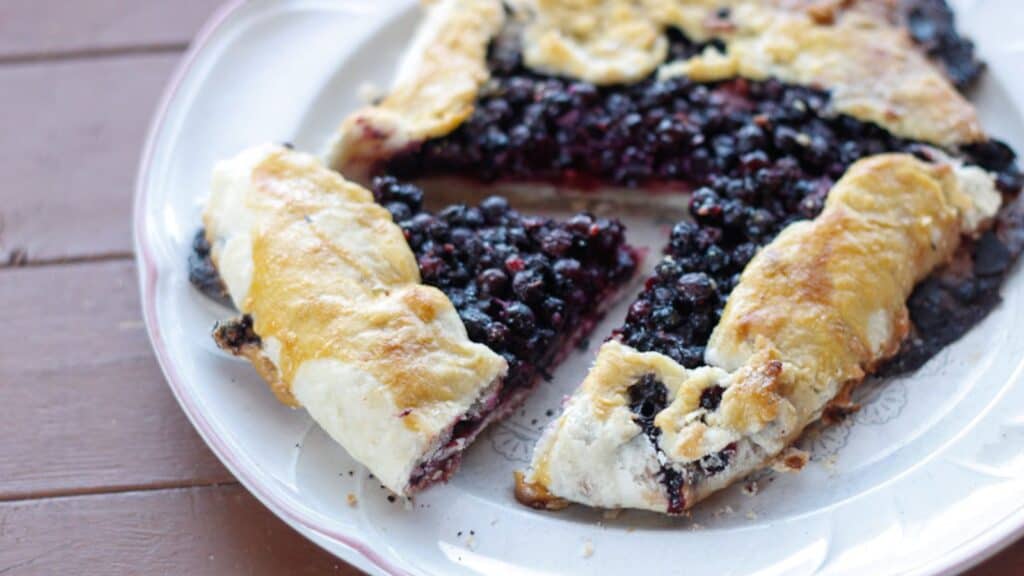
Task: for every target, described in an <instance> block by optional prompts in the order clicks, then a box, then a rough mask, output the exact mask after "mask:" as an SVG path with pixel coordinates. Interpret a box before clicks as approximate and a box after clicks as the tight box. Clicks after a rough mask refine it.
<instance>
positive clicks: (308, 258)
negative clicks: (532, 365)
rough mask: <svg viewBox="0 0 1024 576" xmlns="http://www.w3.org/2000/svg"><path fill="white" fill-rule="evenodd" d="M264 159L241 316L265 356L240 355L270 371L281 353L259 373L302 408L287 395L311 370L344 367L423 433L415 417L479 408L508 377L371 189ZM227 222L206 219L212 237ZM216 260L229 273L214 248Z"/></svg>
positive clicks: (273, 152)
mask: <svg viewBox="0 0 1024 576" xmlns="http://www.w3.org/2000/svg"><path fill="white" fill-rule="evenodd" d="M257 158H258V159H257V160H256V161H255V163H254V164H253V165H252V166H251V167H249V168H248V174H249V175H250V176H249V179H248V181H247V183H246V184H245V185H246V186H247V189H246V190H244V191H243V192H242V194H243V198H241V199H240V200H239V201H240V202H241V203H243V204H244V205H245V206H246V207H247V208H248V209H249V210H251V211H252V214H253V216H252V218H253V221H254V225H253V227H252V229H251V230H249V231H247V232H248V233H249V235H250V237H251V240H249V243H250V245H251V252H250V254H251V281H250V283H249V285H248V289H247V290H246V291H245V295H244V297H242V298H241V301H240V302H238V305H239V308H240V309H241V311H242V312H244V313H246V314H249V315H251V316H252V318H253V320H254V326H253V327H254V331H255V333H256V334H257V335H258V336H259V337H260V338H261V339H262V340H263V347H262V348H257V350H259V351H260V354H256V350H250V351H251V352H252V354H245V352H246V350H245V349H243V350H241V352H242V353H243V355H247V356H250V357H252V359H253V363H254V365H256V366H257V368H261V366H264V365H265V364H267V360H266V358H265V355H266V353H267V348H268V343H269V342H273V343H274V344H273V346H274V352H273V356H275V358H274V363H272V364H270V368H271V369H267V370H265V369H260V372H261V374H263V375H264V377H265V378H266V379H267V380H268V382H271V383H273V382H279V383H283V387H284V390H277V393H278V396H279V397H281V398H282V399H283V400H285V401H288V402H289V403H294V399H292V398H291V396H290V393H287V389H288V388H289V386H290V385H291V383H292V382H293V380H294V379H295V375H296V371H297V370H298V369H299V368H300V367H301V366H302V365H304V364H306V363H308V362H310V361H313V360H319V359H330V360H336V361H339V362H342V363H344V364H346V365H348V366H351V367H354V368H355V369H357V370H360V371H362V372H363V373H366V374H369V375H370V376H372V377H373V379H374V380H375V381H376V382H377V383H378V384H379V385H380V386H383V387H384V388H386V389H387V390H388V391H389V392H390V395H391V397H392V399H393V401H394V402H395V404H396V406H397V407H398V408H399V409H402V410H405V409H411V410H413V412H412V414H413V416H412V417H411V418H407V419H406V422H407V424H409V425H414V424H415V422H416V413H417V411H419V410H429V409H430V407H431V406H433V405H438V404H443V403H447V402H452V401H456V400H464V399H465V398H467V397H470V398H471V397H474V396H475V395H476V394H477V393H479V391H480V389H481V388H482V387H484V386H486V385H489V384H490V383H491V381H493V379H494V377H495V376H496V375H497V374H499V373H500V372H502V371H503V370H504V361H503V360H502V359H501V358H500V357H499V356H497V355H496V354H494V353H493V352H491V351H490V350H488V349H487V348H485V347H483V346H480V345H478V344H474V343H472V342H470V341H469V339H468V338H467V337H466V334H465V329H464V328H463V327H462V324H461V321H460V320H459V319H458V315H457V314H456V312H455V309H454V307H453V306H452V303H451V302H450V301H449V300H448V298H447V297H446V296H445V295H444V294H443V293H442V292H441V291H439V290H437V289H436V288H433V287H429V286H424V285H421V284H420V283H419V281H420V278H419V269H418V267H417V265H416V260H415V258H414V256H413V254H412V251H411V250H410V249H409V246H408V244H407V243H406V241H405V237H404V236H403V234H402V231H401V229H400V228H398V226H397V225H395V224H394V222H393V221H392V219H391V215H390V213H388V212H387V210H385V209H384V208H382V207H381V206H379V205H378V204H376V203H375V202H374V201H373V197H372V195H371V194H370V193H369V192H368V191H367V190H365V189H363V188H361V187H359V186H357V185H355V184H352V183H350V182H347V181H346V180H344V179H343V178H342V177H341V176H339V175H338V174H337V173H334V172H332V171H330V170H327V169H326V168H324V167H322V166H321V165H319V163H317V162H315V161H314V160H313V159H311V158H310V157H308V156H305V155H300V154H297V153H294V152H289V151H286V150H284V149H273V148H271V149H266V150H264V151H263V152H262V155H261V156H258V157H257ZM218 198H219V197H217V196H215V198H214V200H213V201H212V202H211V205H212V206H219V204H218ZM217 216H220V213H219V212H218V214H216V215H215V214H211V215H210V218H208V219H207V225H208V226H211V231H212V233H213V234H214V235H216V234H218V233H219V232H218V229H217V227H218V224H223V222H222V220H223V219H224V218H226V217H223V216H221V217H220V219H218V217H217ZM214 256H215V259H216V260H217V261H218V266H223V265H224V264H225V262H223V256H224V254H223V253H222V251H221V250H218V249H217V248H216V244H215V253H214ZM239 264H244V263H239ZM238 292H239V290H236V291H235V293H233V294H232V296H233V297H235V298H239V297H240V294H239V293H238ZM275 364H276V367H275ZM279 387H280V386H278V387H275V388H279Z"/></svg>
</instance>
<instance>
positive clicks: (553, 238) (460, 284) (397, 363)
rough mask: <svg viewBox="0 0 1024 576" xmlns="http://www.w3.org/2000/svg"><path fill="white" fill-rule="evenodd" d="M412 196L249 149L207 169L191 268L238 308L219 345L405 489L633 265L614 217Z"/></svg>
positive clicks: (459, 441) (495, 409)
mask: <svg viewBox="0 0 1024 576" xmlns="http://www.w3.org/2000/svg"><path fill="white" fill-rule="evenodd" d="M421 204H422V192H420V190H419V189H417V188H415V187H413V186H409V185H404V184H401V183H399V182H397V181H395V180H393V179H380V180H378V181H377V183H376V186H375V189H374V192H372V193H371V192H370V191H369V190H366V189H364V188H362V187H360V186H358V185H356V184H353V183H351V182H348V181H346V180H345V179H344V178H342V177H341V176H340V175H338V174H337V173H335V172H333V171H331V170H328V169H327V168H325V167H323V165H322V164H321V163H320V162H319V161H318V160H317V159H315V158H314V157H312V156H309V155H306V154H302V153H299V152H294V151H291V150H288V149H286V148H283V147H278V146H263V147H258V148H253V149H250V150H248V151H245V152H243V153H241V154H239V155H238V156H237V157H235V158H233V159H231V160H228V161H225V162H222V163H221V164H219V165H218V166H217V168H216V170H215V174H214V178H213V186H212V192H211V195H210V198H209V201H208V203H207V206H206V210H205V213H204V216H203V222H204V225H205V232H203V236H202V238H201V239H199V240H197V242H196V246H197V253H196V255H195V257H194V258H193V262H192V264H193V266H192V267H193V274H192V276H193V279H194V280H196V282H197V286H199V287H200V288H206V289H207V290H209V289H211V287H213V288H216V287H217V286H220V285H222V286H223V288H224V291H225V292H226V294H227V295H229V296H230V299H231V300H232V301H233V302H234V304H235V306H236V307H237V309H238V310H239V311H240V312H241V314H242V315H241V316H240V317H239V318H237V319H235V320H231V321H228V322H224V323H221V324H219V325H218V326H217V327H216V328H215V330H214V338H215V339H216V341H217V343H218V344H219V345H220V346H221V347H222V348H224V349H225V350H228V351H230V352H231V353H233V354H235V355H238V356H242V357H245V358H247V359H248V360H249V361H250V362H252V364H253V366H254V367H255V368H256V370H257V372H259V374H260V375H261V376H262V377H263V378H264V379H265V380H266V381H267V382H268V383H269V384H270V387H271V389H272V390H273V391H274V393H275V394H276V395H277V397H278V398H279V399H280V400H281V401H282V402H284V403H285V404H288V405H290V406H301V407H304V408H305V409H306V410H307V411H308V412H309V413H310V415H311V416H312V417H313V419H314V420H315V421H316V422H317V423H318V424H319V425H320V426H321V427H322V428H323V429H324V430H325V431H326V432H327V433H328V434H329V435H330V436H331V437H332V438H334V439H335V440H336V441H338V442H339V443H340V444H341V445H342V446H344V447H345V449H346V450H347V451H348V452H349V453H350V454H351V455H352V456H353V457H354V458H355V459H356V460H358V461H360V462H362V463H363V464H365V465H366V466H367V467H368V468H369V469H370V471H371V472H372V473H373V474H374V475H376V477H377V478H378V479H379V480H380V482H381V483H382V484H384V485H385V486H387V487H388V488H390V489H391V490H393V491H394V492H397V493H400V494H406V495H408V494H412V493H414V492H416V491H417V490H420V489H422V488H424V487H426V486H428V485H430V484H431V483H434V482H438V481H443V480H445V479H447V478H448V476H449V475H450V474H451V473H452V472H453V471H454V469H455V468H456V466H457V465H458V463H459V460H460V457H461V454H462V451H463V450H464V449H465V448H466V446H467V445H468V444H469V443H470V442H471V441H472V440H473V439H474V438H475V437H476V436H477V435H478V434H479V433H480V432H481V430H483V428H484V427H485V426H486V425H487V424H488V423H489V422H491V421H493V420H494V419H496V418H499V417H501V416H502V415H504V414H505V413H507V412H508V411H509V410H511V409H512V408H514V407H516V405H517V404H518V403H519V402H521V401H522V399H523V398H524V395H525V394H526V393H527V392H528V391H529V390H530V389H531V388H532V387H533V386H534V385H535V383H536V382H537V381H538V379H539V378H541V377H544V376H545V375H546V374H547V373H548V372H549V371H550V370H551V369H552V368H553V366H554V365H555V364H557V363H558V362H559V361H560V360H561V359H562V358H563V356H564V355H565V354H566V352H567V351H568V350H569V349H571V348H572V346H574V345H575V344H576V342H577V341H578V340H579V339H580V338H582V337H583V336H584V335H585V334H586V333H587V331H589V330H590V329H591V328H592V326H593V324H594V322H595V321H596V319H597V318H599V317H600V315H601V314H602V313H603V311H604V309H605V308H606V307H607V306H608V305H609V304H610V302H611V301H612V299H613V298H614V296H615V295H616V294H617V293H618V292H619V291H620V289H621V288H622V287H623V285H624V284H625V283H626V282H627V281H628V280H629V278H630V277H631V276H632V274H633V272H634V271H635V269H636V266H637V254H636V252H635V251H634V250H633V249H632V248H630V247H629V246H628V245H626V244H625V242H624V240H623V229H622V226H621V225H620V224H619V223H618V222H616V221H609V220H604V219H594V218H592V217H590V216H588V215H586V214H579V215H577V216H575V217H573V218H572V219H571V220H569V221H566V222H556V221H553V220H550V219H545V218H534V217H527V216H522V215H520V214H519V213H517V212H515V211H513V210H511V209H509V207H508V205H507V203H506V202H505V201H504V200H502V199H501V198H497V197H495V198H489V199H487V200H484V201H483V202H481V203H480V205H479V206H477V207H473V206H465V205H457V206H452V207H449V208H447V209H445V210H442V211H441V212H439V213H437V214H431V213H429V212H426V211H424V210H423V209H422V206H421ZM396 222H397V223H396ZM217 279H219V282H218V281H216V280H217ZM214 291H215V292H216V291H217V290H216V289H215V290H214Z"/></svg>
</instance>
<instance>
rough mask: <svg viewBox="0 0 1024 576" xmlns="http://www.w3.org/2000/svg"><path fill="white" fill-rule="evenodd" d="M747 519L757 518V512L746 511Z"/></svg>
mask: <svg viewBox="0 0 1024 576" xmlns="http://www.w3.org/2000/svg"><path fill="white" fill-rule="evenodd" d="M747 520H757V513H756V512H754V511H753V510H751V511H749V512H747Z"/></svg>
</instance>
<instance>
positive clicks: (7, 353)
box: [0, 260, 233, 500]
mask: <svg viewBox="0 0 1024 576" xmlns="http://www.w3.org/2000/svg"><path fill="white" fill-rule="evenodd" d="M0 343H2V347H3V349H2V352H0V383H2V385H0V406H2V407H3V408H2V412H3V415H4V421H3V424H2V427H0V429H2V431H3V441H2V442H0V500H10V499H15V498H26V497H38V496H45V495H53V494H68V493H82V492H100V491H116V490H121V489H128V488H137V487H158V486H188V485H196V484H210V483H214V482H230V481H232V480H233V478H232V476H231V475H230V473H228V472H227V471H226V470H225V469H224V468H223V467H222V466H221V465H220V463H219V462H217V460H216V458H215V457H214V456H213V455H212V454H211V453H210V452H209V450H208V449H207V448H206V446H205V445H204V444H203V442H202V440H201V439H200V438H199V437H198V435H197V434H196V433H195V432H194V431H193V429H192V427H191V425H190V424H189V422H188V420H187V419H186V418H185V416H184V414H183V413H182V411H181V410H180V409H179V408H178V405H177V403H176V402H175V400H174V398H173V396H172V395H171V392H170V390H169V389H168V387H167V385H166V383H165V382H164V378H163V375H162V374H161V372H160V369H159V367H158V366H157V364H156V360H155V359H154V357H153V355H152V352H151V350H150V347H149V342H148V340H147V339H146V334H145V329H144V327H143V323H142V318H141V311H140V309H139V302H138V288H137V282H136V279H135V271H134V266H133V264H132V262H131V261H128V260H124V261H116V262H99V263H83V264H75V265H67V266H45V267H29V268H7V269H0Z"/></svg>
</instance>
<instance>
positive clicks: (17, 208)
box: [0, 3, 178, 264]
mask: <svg viewBox="0 0 1024 576" xmlns="http://www.w3.org/2000/svg"><path fill="white" fill-rule="evenodd" d="M168 4H169V5H170V4H173V3H168ZM0 19H2V18H0ZM0 36H2V34H0ZM177 60H178V56H177V55H140V56H126V57H118V58H113V59H105V60H88V61H75V62H47V63H35V64H24V65H16V66H2V67H0V94H3V95H4V106H3V107H0V125H3V126H4V130H2V131H0V150H5V151H7V152H6V153H5V154H0V174H3V175H4V179H5V182H6V184H5V185H4V186H2V187H0V264H2V263H6V262H9V261H12V260H14V261H24V260H30V261H31V260H35V261H40V260H55V259H65V258H81V257H88V256H95V255H101V254H127V253H129V252H130V251H131V234H130V233H129V230H130V219H131V218H130V216H131V204H132V200H131V199H132V191H133V186H134V178H135V172H136V168H137V164H138V159H139V155H140V150H141V147H142V144H143V140H144V139H145V133H146V130H147V128H148V125H149V119H150V116H151V115H152V114H153V111H154V109H155V107H156V102H157V99H158V97H159V94H160V93H161V91H162V89H163V87H164V84H165V83H166V82H167V79H168V76H169V75H170V73H171V71H172V69H173V68H174V65H175V63H176V62H177Z"/></svg>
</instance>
